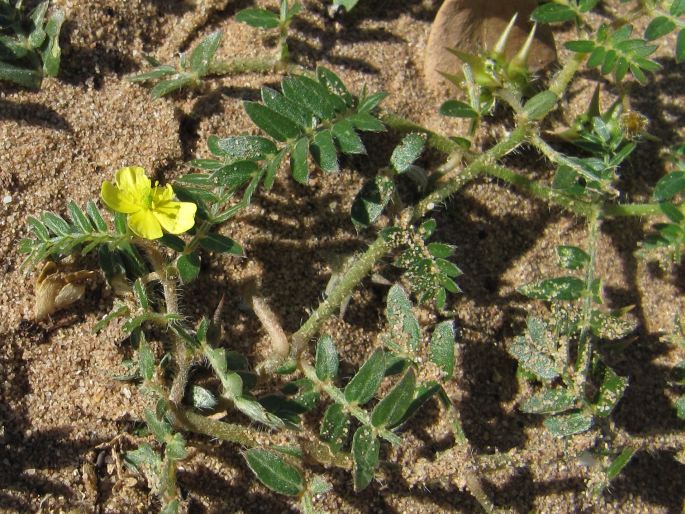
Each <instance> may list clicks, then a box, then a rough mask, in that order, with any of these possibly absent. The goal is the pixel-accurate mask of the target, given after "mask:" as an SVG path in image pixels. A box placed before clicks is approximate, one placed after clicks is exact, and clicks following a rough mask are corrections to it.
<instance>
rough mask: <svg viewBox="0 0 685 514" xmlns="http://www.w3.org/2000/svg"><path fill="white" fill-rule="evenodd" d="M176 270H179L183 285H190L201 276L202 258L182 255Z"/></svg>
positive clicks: (190, 254)
mask: <svg viewBox="0 0 685 514" xmlns="http://www.w3.org/2000/svg"><path fill="white" fill-rule="evenodd" d="M176 268H178V274H179V276H180V278H181V283H183V284H189V283H190V282H192V281H193V280H195V279H196V278H197V276H198V275H199V274H200V257H199V256H198V255H197V254H194V253H189V254H186V255H181V256H180V257H179V258H178V259H176Z"/></svg>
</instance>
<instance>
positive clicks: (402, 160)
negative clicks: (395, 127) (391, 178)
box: [390, 134, 426, 173]
mask: <svg viewBox="0 0 685 514" xmlns="http://www.w3.org/2000/svg"><path fill="white" fill-rule="evenodd" d="M425 144H426V138H425V136H423V135H420V134H409V135H407V136H405V137H404V139H402V142H401V143H400V144H399V145H398V146H397V147H396V148H395V149H394V150H393V152H392V156H391V157H390V164H392V167H393V168H395V171H397V173H404V172H405V171H407V170H408V169H409V167H410V166H411V165H412V164H414V161H416V159H418V158H419V157H420V156H421V153H422V152H423V148H424V146H425Z"/></svg>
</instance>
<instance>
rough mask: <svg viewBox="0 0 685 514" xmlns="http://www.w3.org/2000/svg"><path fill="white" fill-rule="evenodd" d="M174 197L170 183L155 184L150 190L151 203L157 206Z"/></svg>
mask: <svg viewBox="0 0 685 514" xmlns="http://www.w3.org/2000/svg"><path fill="white" fill-rule="evenodd" d="M173 197H174V190H173V189H172V187H171V185H169V184H167V185H166V186H164V187H162V186H157V187H155V188H154V189H153V190H152V205H153V206H157V205H161V204H164V203H166V202H168V201H170V200H171V199H172V198H173Z"/></svg>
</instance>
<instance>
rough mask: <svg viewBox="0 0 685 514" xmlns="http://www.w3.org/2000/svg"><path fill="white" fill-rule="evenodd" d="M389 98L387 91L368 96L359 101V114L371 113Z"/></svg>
mask: <svg viewBox="0 0 685 514" xmlns="http://www.w3.org/2000/svg"><path fill="white" fill-rule="evenodd" d="M386 96H388V93H386V92H385V91H379V92H378V93H373V94H372V95H369V96H366V97H364V98H362V99H360V100H359V105H358V106H357V112H360V113H367V114H368V113H371V111H373V110H374V109H375V108H376V107H378V105H379V104H380V103H381V102H382V101H383V99H384V98H385V97H386Z"/></svg>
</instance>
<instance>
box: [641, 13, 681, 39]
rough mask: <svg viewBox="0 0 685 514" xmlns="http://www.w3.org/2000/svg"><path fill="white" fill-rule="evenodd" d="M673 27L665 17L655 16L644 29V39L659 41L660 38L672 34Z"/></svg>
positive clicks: (672, 23) (671, 22) (673, 24)
mask: <svg viewBox="0 0 685 514" xmlns="http://www.w3.org/2000/svg"><path fill="white" fill-rule="evenodd" d="M675 27H676V25H675V23H674V22H673V20H671V19H669V18H667V17H666V16H657V17H656V18H654V19H653V20H652V21H651V22H650V24H649V25H648V26H647V28H646V29H645V39H646V40H647V41H653V40H655V39H659V38H660V37H664V36H665V35H666V34H669V33H671V32H673V31H674V30H675Z"/></svg>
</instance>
